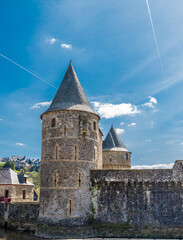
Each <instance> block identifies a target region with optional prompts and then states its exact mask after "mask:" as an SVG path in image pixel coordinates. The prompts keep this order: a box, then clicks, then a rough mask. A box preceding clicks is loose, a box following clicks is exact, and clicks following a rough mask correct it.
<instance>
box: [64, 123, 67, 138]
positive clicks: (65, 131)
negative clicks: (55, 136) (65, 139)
mask: <svg viewBox="0 0 183 240" xmlns="http://www.w3.org/2000/svg"><path fill="white" fill-rule="evenodd" d="M66 133H67V128H66V126H65V125H64V136H66Z"/></svg>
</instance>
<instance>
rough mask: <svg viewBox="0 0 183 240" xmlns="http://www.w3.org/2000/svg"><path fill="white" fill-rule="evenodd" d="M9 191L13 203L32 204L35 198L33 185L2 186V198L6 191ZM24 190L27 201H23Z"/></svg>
mask: <svg viewBox="0 0 183 240" xmlns="http://www.w3.org/2000/svg"><path fill="white" fill-rule="evenodd" d="M6 190H8V191H9V197H10V198H11V201H12V202H31V201H33V198H34V186H32V185H30V186H29V185H23V184H21V185H18V184H17V185H12V184H11V185H8V184H6V185H1V186H0V196H4V194H5V191H6ZM23 190H25V199H23Z"/></svg>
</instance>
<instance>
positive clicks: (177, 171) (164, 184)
mask: <svg viewBox="0 0 183 240" xmlns="http://www.w3.org/2000/svg"><path fill="white" fill-rule="evenodd" d="M91 181H92V186H93V187H92V196H93V200H92V204H93V207H92V208H93V209H94V211H93V212H94V217H95V219H96V220H97V221H99V222H102V223H113V224H124V223H129V224H130V225H137V226H146V225H148V226H157V227H160V226H180V225H183V207H182V206H183V161H176V162H175V164H174V167H173V169H167V170H165V169H157V170H153V169H151V170H102V171H99V170H98V171H92V173H91Z"/></svg>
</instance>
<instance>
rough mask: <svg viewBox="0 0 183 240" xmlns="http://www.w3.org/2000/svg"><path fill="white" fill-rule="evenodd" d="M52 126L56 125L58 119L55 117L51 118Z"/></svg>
mask: <svg viewBox="0 0 183 240" xmlns="http://www.w3.org/2000/svg"><path fill="white" fill-rule="evenodd" d="M51 126H52V127H56V119H55V118H52V120H51Z"/></svg>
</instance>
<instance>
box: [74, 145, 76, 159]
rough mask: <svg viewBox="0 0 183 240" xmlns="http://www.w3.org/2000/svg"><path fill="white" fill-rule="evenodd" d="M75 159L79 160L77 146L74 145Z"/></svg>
mask: <svg viewBox="0 0 183 240" xmlns="http://www.w3.org/2000/svg"><path fill="white" fill-rule="evenodd" d="M74 159H75V160H77V146H75V147H74Z"/></svg>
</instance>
